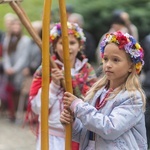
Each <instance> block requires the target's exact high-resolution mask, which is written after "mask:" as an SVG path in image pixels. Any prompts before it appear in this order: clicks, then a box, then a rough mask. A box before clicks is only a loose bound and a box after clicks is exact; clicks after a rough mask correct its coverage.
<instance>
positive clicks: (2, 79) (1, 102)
mask: <svg viewBox="0 0 150 150" xmlns="http://www.w3.org/2000/svg"><path fill="white" fill-rule="evenodd" d="M3 38H4V32H2V31H1V30H0V113H1V114H2V113H3V111H4V110H5V106H6V100H7V99H6V97H7V95H6V92H5V89H6V84H7V79H6V76H5V74H4V70H3V65H2V57H3V51H2V44H3Z"/></svg>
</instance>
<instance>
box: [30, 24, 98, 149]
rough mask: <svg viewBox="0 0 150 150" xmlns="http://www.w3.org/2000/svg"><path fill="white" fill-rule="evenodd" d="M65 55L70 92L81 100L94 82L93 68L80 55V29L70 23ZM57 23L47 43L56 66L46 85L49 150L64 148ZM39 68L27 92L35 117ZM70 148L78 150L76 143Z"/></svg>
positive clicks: (38, 101)
mask: <svg viewBox="0 0 150 150" xmlns="http://www.w3.org/2000/svg"><path fill="white" fill-rule="evenodd" d="M67 27H68V40H69V54H70V63H71V76H72V86H73V93H74V94H75V95H76V96H78V97H80V98H83V97H84V96H85V93H86V92H87V91H88V89H89V87H90V86H92V84H93V83H94V82H95V81H96V74H95V71H94V69H93V67H92V66H91V65H90V64H89V63H88V59H87V58H85V57H84V56H83V55H82V53H81V50H82V47H83V44H84V42H85V37H84V34H83V32H82V29H81V28H80V27H79V26H78V25H77V24H73V23H69V22H68V23H67ZM61 33H62V32H61V24H60V23H57V24H55V25H54V27H53V28H52V29H51V31H50V42H51V44H52V48H53V53H54V55H53V57H52V59H53V60H54V61H55V63H56V64H57V66H58V68H59V69H58V68H53V69H51V71H50V72H51V81H50V85H49V118H48V119H49V120H48V123H49V145H50V148H51V149H53V150H64V149H65V132H64V129H63V125H62V124H61V122H60V114H61V112H62V110H63V101H62V99H63V95H64V92H65V89H64V88H63V87H62V86H61V82H60V80H62V79H64V74H63V71H64V64H63V61H64V59H63V45H62V34H61ZM41 79H42V74H41V66H40V67H39V68H38V70H37V71H36V72H35V75H34V79H33V82H32V85H31V90H30V98H29V100H30V105H31V110H32V111H33V112H34V113H35V114H37V115H38V116H39V124H40V122H41V120H40V111H41ZM40 141H41V140H40V131H39V134H38V139H37V148H36V150H40V149H41V148H40V147H41V144H40ZM73 149H76V150H77V149H78V143H73V148H72V150H73Z"/></svg>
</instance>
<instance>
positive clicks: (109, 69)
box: [103, 43, 132, 89]
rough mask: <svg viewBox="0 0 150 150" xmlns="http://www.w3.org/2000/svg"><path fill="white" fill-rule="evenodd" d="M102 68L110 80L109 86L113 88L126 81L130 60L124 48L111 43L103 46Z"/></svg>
mask: <svg viewBox="0 0 150 150" xmlns="http://www.w3.org/2000/svg"><path fill="white" fill-rule="evenodd" d="M103 70H104V73H105V75H106V77H107V79H108V80H109V81H110V88H113V89H114V88H116V87H118V86H120V85H121V84H123V83H124V82H125V81H126V79H127V77H128V75H129V72H132V62H131V60H130V58H129V56H128V54H126V52H125V51H124V50H120V49H119V48H118V46H117V45H116V44H114V43H111V44H108V45H106V47H105V51H104V60H103Z"/></svg>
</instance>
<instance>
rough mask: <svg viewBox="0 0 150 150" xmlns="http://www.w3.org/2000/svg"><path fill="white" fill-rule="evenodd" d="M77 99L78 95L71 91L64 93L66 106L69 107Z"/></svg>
mask: <svg viewBox="0 0 150 150" xmlns="http://www.w3.org/2000/svg"><path fill="white" fill-rule="evenodd" d="M75 99H77V97H76V96H74V95H73V94H71V93H69V92H65V93H64V97H63V103H64V108H69V107H70V105H71V103H72V102H73V101H74V100H75Z"/></svg>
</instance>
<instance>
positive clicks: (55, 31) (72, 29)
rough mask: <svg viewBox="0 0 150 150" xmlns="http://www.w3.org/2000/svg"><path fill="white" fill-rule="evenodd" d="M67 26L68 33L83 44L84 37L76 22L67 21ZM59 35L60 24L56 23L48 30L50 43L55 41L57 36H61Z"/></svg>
mask: <svg viewBox="0 0 150 150" xmlns="http://www.w3.org/2000/svg"><path fill="white" fill-rule="evenodd" d="M67 28H68V34H72V35H74V36H75V37H76V38H77V39H78V40H79V41H80V42H81V44H84V42H85V40H86V38H85V36H84V33H83V30H82V28H80V27H79V26H78V24H76V23H70V22H67ZM61 35H62V31H61V24H60V23H56V24H55V25H54V27H53V28H52V29H51V31H50V42H51V43H52V45H53V44H54V43H55V41H56V39H58V37H61Z"/></svg>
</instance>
